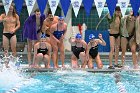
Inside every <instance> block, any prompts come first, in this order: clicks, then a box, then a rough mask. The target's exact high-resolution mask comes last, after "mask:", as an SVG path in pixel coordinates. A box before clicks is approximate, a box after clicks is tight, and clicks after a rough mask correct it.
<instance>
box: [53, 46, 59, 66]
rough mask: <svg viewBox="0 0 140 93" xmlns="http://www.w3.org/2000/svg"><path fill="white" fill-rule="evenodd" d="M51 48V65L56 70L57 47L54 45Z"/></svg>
mask: <svg viewBox="0 0 140 93" xmlns="http://www.w3.org/2000/svg"><path fill="white" fill-rule="evenodd" d="M52 48H53V53H52V60H53V63H54V68H57V62H56V59H57V55H58V46H57V44H54V45H53V46H52Z"/></svg>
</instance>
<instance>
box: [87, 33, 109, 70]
mask: <svg viewBox="0 0 140 93" xmlns="http://www.w3.org/2000/svg"><path fill="white" fill-rule="evenodd" d="M98 44H101V45H103V46H106V42H105V41H104V40H103V38H102V34H99V39H95V36H94V35H93V34H90V35H89V43H88V51H87V52H88V54H89V57H88V59H89V60H88V67H89V68H93V59H95V61H96V63H97V67H98V68H99V69H101V68H102V67H103V64H102V61H101V59H100V55H99V53H98Z"/></svg>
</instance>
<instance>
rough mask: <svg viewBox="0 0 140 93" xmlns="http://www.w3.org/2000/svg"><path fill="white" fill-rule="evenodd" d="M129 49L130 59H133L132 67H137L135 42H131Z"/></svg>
mask: <svg viewBox="0 0 140 93" xmlns="http://www.w3.org/2000/svg"><path fill="white" fill-rule="evenodd" d="M131 51H132V60H133V65H134V68H138V62H137V56H136V43H135V42H132V45H131Z"/></svg>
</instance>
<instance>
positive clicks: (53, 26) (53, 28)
mask: <svg viewBox="0 0 140 93" xmlns="http://www.w3.org/2000/svg"><path fill="white" fill-rule="evenodd" d="M55 25H56V24H54V25H52V26H51V28H50V33H51V34H50V36H51V37H52V38H53V39H54V40H55V41H56V42H59V40H58V39H57V38H55V36H54V35H53V32H54V31H55Z"/></svg>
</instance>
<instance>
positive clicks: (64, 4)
mask: <svg viewBox="0 0 140 93" xmlns="http://www.w3.org/2000/svg"><path fill="white" fill-rule="evenodd" d="M60 2H61V7H62V9H63V12H64V15H65V16H67V12H68V9H69V6H70V0H60Z"/></svg>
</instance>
